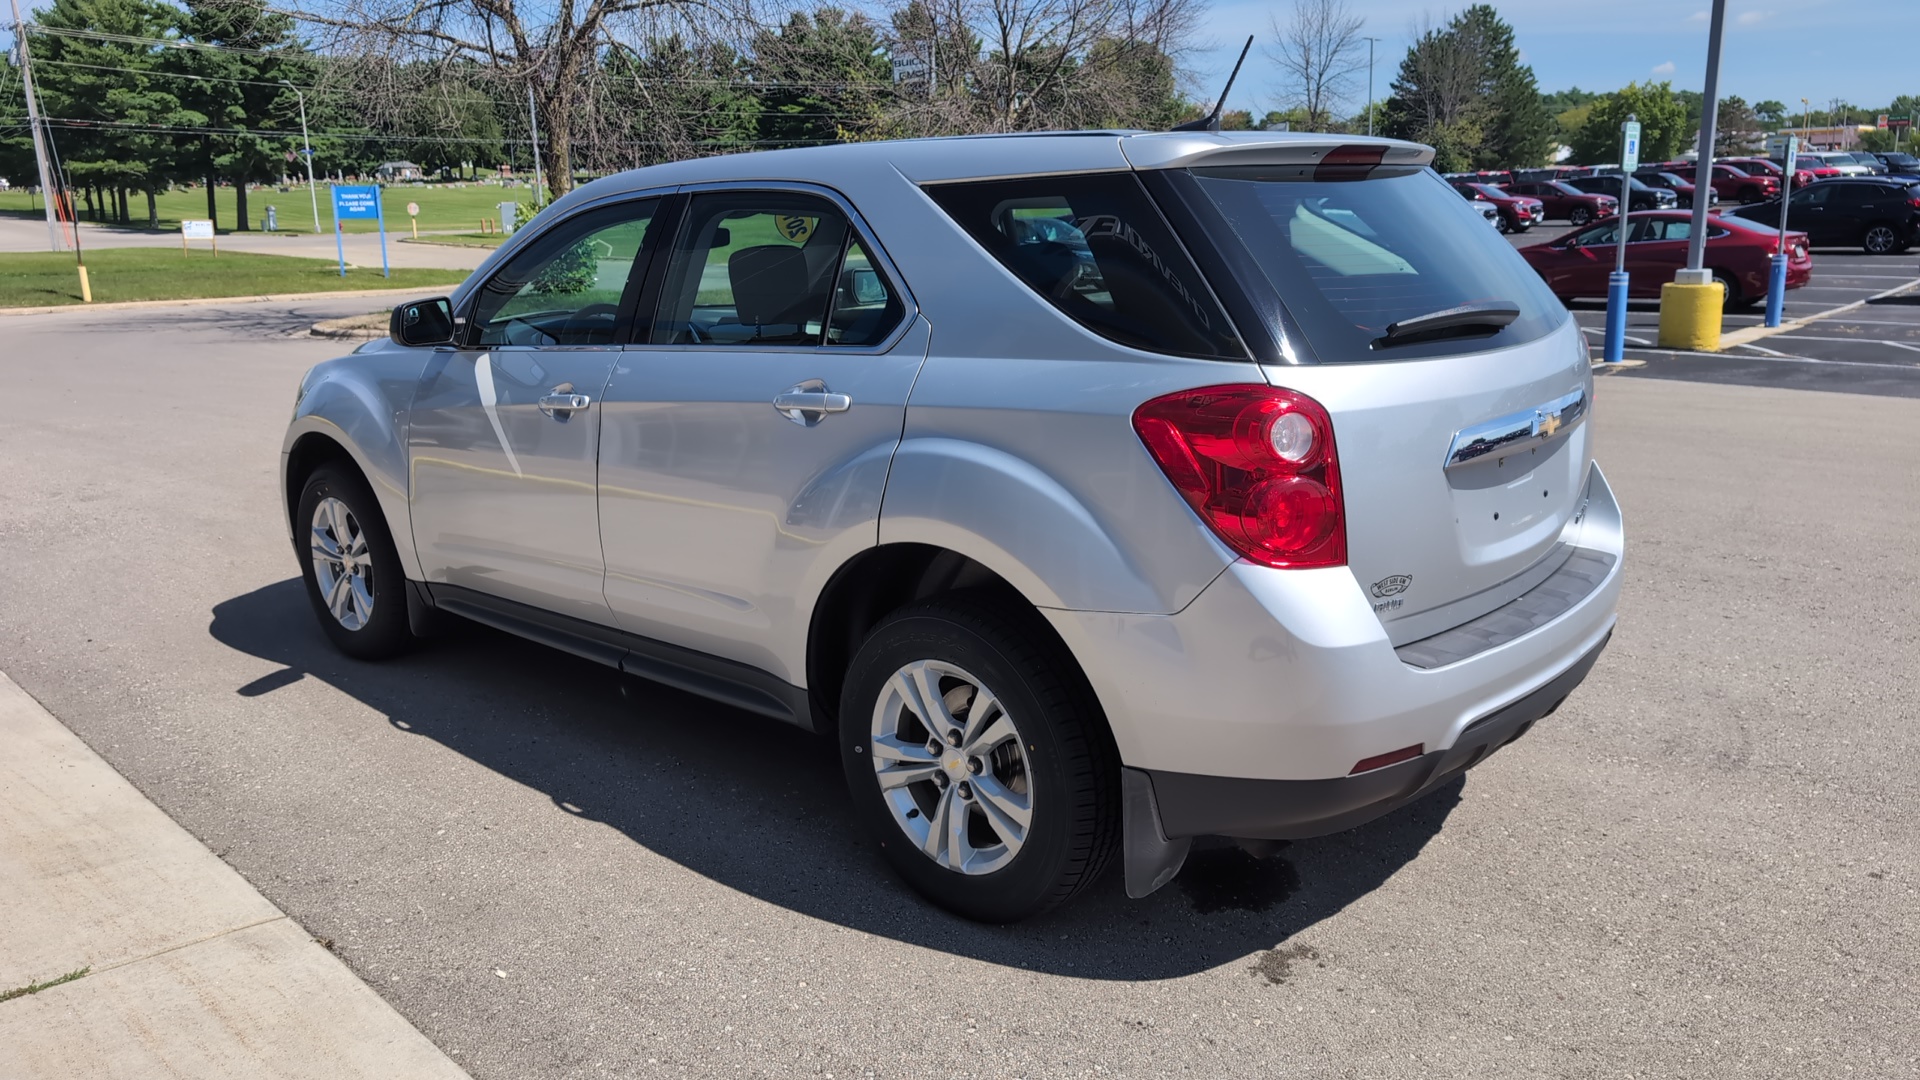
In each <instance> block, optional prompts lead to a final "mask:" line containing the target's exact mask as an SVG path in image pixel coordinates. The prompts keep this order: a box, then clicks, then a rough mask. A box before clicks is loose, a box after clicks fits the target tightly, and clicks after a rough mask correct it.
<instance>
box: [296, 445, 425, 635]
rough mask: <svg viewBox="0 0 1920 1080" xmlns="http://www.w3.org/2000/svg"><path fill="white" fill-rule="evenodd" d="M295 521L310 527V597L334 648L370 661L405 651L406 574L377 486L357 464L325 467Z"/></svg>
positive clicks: (304, 571)
mask: <svg viewBox="0 0 1920 1080" xmlns="http://www.w3.org/2000/svg"><path fill="white" fill-rule="evenodd" d="M294 521H295V522H296V523H297V524H298V525H299V526H301V527H303V528H305V530H306V535H305V536H304V537H303V543H302V544H301V547H302V549H303V550H304V552H305V554H306V558H305V560H304V561H303V563H302V566H301V576H302V577H303V578H304V579H305V581H306V586H307V599H308V600H309V601H310V602H311V603H312V604H313V613H314V615H315V616H316V617H317V618H319V620H320V628H321V629H322V630H323V631H325V632H326V635H327V637H328V639H330V640H331V641H332V642H333V644H334V647H335V648H338V649H339V650H340V651H341V652H343V653H346V654H347V655H348V656H354V657H359V658H360V659H362V660H382V659H385V658H387V657H390V656H397V655H399V654H400V653H402V652H405V651H406V649H407V646H408V645H410V644H412V641H413V634H412V632H411V631H410V630H409V629H408V626H407V597H406V588H407V584H406V575H405V574H404V573H403V572H402V571H401V569H400V556H399V554H398V553H397V552H396V551H395V550H394V547H393V536H392V534H391V533H389V532H388V531H387V523H386V519H385V518H383V517H381V515H380V506H379V504H378V503H377V502H376V501H375V500H374V497H373V489H371V488H369V487H368V486H367V482H366V481H365V480H363V479H361V478H360V475H359V474H358V473H356V472H354V471H353V470H351V469H349V468H344V467H342V466H340V465H337V464H326V465H322V466H320V467H319V468H317V469H315V470H314V471H313V472H312V474H311V475H309V476H308V477H307V482H306V485H305V486H304V487H302V488H301V490H300V505H299V507H298V509H297V510H296V512H295V518H294Z"/></svg>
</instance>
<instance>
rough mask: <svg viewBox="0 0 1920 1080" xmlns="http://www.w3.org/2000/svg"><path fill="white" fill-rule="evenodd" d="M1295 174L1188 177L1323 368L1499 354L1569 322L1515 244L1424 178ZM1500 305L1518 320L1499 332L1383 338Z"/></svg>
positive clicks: (1226, 171) (1239, 171) (1233, 172)
mask: <svg viewBox="0 0 1920 1080" xmlns="http://www.w3.org/2000/svg"><path fill="white" fill-rule="evenodd" d="M1301 173H1302V170H1300V169H1297V168H1275V169H1267V168H1263V167H1259V166H1250V167H1236V168H1218V169H1196V170H1194V171H1193V175H1194V177H1195V178H1196V179H1197V180H1198V183H1199V186H1200V189H1201V190H1202V191H1203V192H1205V194H1206V196H1207V197H1208V198H1209V199H1210V200H1211V201H1212V202H1213V204H1214V205H1215V206H1216V207H1217V208H1218V209H1219V211H1220V214H1221V216H1222V217H1223V218H1224V219H1225V221H1226V224H1227V226H1228V228H1229V229H1230V230H1231V231H1232V233H1233V236H1232V237H1229V238H1222V240H1223V242H1237V243H1239V244H1240V245H1242V246H1243V247H1244V248H1245V249H1246V254H1247V255H1248V256H1249V257H1250V258H1251V259H1252V261H1253V262H1254V263H1255V264H1256V265H1258V266H1259V268H1260V270H1261V272H1262V273H1263V274H1264V275H1265V276H1266V278H1267V283H1268V284H1269V285H1270V286H1271V287H1272V288H1273V289H1274V290H1275V291H1276V292H1278V293H1279V295H1280V298H1281V300H1282V301H1283V302H1284V303H1285V304H1286V305H1287V309H1288V311H1289V312H1290V313H1291V314H1292V315H1293V317H1294V318H1295V319H1296V320H1297V321H1298V322H1299V324H1300V328H1301V330H1302V332H1303V333H1305V334H1306V336H1307V338H1308V340H1309V342H1310V343H1311V344H1312V345H1313V349H1314V352H1315V353H1317V354H1318V356H1319V359H1320V360H1321V361H1322V362H1327V363H1342V362H1351V361H1363V360H1411V359H1420V358H1423V357H1429V356H1446V355H1454V354H1458V353H1463V352H1480V351H1485V350H1487V349H1495V348H1504V347H1507V346H1511V345H1518V344H1521V343H1523V342H1527V341H1532V340H1534V339H1536V338H1539V337H1542V336H1544V335H1546V334H1547V333H1548V332H1550V331H1552V330H1553V329H1555V328H1556V327H1558V326H1559V325H1560V324H1561V323H1562V322H1564V321H1565V320H1566V319H1567V318H1568V315H1567V311H1566V309H1565V308H1564V307H1563V306H1562V305H1561V304H1560V302H1559V301H1558V300H1556V299H1555V298H1554V296H1553V293H1552V292H1551V291H1549V290H1548V289H1547V287H1546V285H1545V284H1544V283H1542V281H1541V280H1540V276H1539V275H1538V274H1536V273H1535V272H1534V271H1533V268H1532V267H1530V266H1528V265H1527V263H1526V261H1525V260H1524V259H1522V258H1521V257H1520V256H1519V254H1518V253H1517V252H1515V251H1514V249H1513V246H1512V245H1510V244H1508V243H1507V241H1506V240H1505V239H1503V238H1502V237H1501V236H1500V235H1499V234H1498V233H1496V232H1494V231H1493V230H1492V229H1489V228H1487V225H1486V222H1485V221H1483V220H1481V218H1480V216H1479V215H1478V214H1476V213H1474V212H1473V211H1472V210H1471V209H1470V208H1466V207H1463V206H1461V205H1460V201H1459V199H1458V198H1456V197H1454V196H1453V194H1452V193H1451V192H1450V191H1448V189H1447V185H1446V184H1445V183H1443V182H1441V181H1439V179H1438V178H1437V177H1436V176H1434V175H1433V174H1432V173H1431V172H1429V171H1427V170H1424V169H1423V170H1406V171H1399V170H1392V171H1389V170H1382V169H1375V170H1373V173H1372V175H1371V176H1370V177H1369V178H1368V179H1364V180H1316V179H1313V178H1312V176H1311V171H1310V170H1309V171H1307V174H1306V175H1304V176H1303V175H1301ZM1383 173H1384V174H1385V175H1383ZM1248 285H1249V287H1253V283H1251V282H1249V283H1248ZM1502 302H1504V303H1511V304H1514V305H1517V306H1518V307H1519V309H1520V314H1519V317H1518V318H1516V319H1514V320H1513V321H1512V322H1511V323H1509V324H1507V325H1506V326H1505V327H1503V328H1501V329H1498V330H1494V331H1488V330H1487V329H1485V328H1465V329H1463V332H1462V334H1461V335H1460V336H1455V337H1446V338H1441V339H1438V340H1434V339H1425V340H1419V341H1413V342H1407V343H1404V344H1391V345H1389V344H1386V343H1385V342H1384V341H1382V338H1383V335H1385V333H1386V330H1387V327H1388V326H1389V325H1391V324H1393V323H1396V322H1400V321H1401V320H1405V319H1412V318H1414V317H1416V316H1420V315H1429V314H1432V313H1435V312H1439V311H1444V310H1447V309H1449V308H1456V307H1461V306H1466V305H1478V304H1485V303H1502Z"/></svg>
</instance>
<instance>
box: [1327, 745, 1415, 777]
mask: <svg viewBox="0 0 1920 1080" xmlns="http://www.w3.org/2000/svg"><path fill="white" fill-rule="evenodd" d="M1426 752H1427V744H1426V743H1414V744H1413V745H1412V746H1403V747H1401V748H1400V749H1398V750H1395V751H1393V752H1392V753H1387V754H1375V755H1374V756H1372V757H1370V758H1361V759H1360V760H1359V761H1356V762H1354V764H1353V771H1352V772H1349V773H1348V774H1347V775H1348V776H1354V775H1357V774H1359V773H1363V772H1372V771H1373V770H1375V769H1384V768H1386V767H1387V766H1389V765H1398V764H1400V763H1401V762H1403V761H1412V760H1413V759H1414V758H1417V757H1419V756H1420V755H1421V754H1424V753H1426Z"/></svg>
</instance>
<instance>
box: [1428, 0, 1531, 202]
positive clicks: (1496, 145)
mask: <svg viewBox="0 0 1920 1080" xmlns="http://www.w3.org/2000/svg"><path fill="white" fill-rule="evenodd" d="M1450 29H1451V30H1452V31H1453V32H1454V33H1455V34H1457V35H1459V36H1460V37H1461V38H1462V39H1463V41H1464V42H1465V44H1466V46H1467V48H1468V49H1470V50H1471V51H1472V52H1473V53H1474V55H1475V56H1477V57H1478V58H1479V61H1480V91H1481V93H1482V95H1483V96H1484V97H1485V99H1486V102H1485V111H1486V114H1487V115H1486V117H1485V138H1484V140H1483V141H1482V143H1481V144H1480V146H1479V147H1478V148H1477V149H1476V150H1475V152H1474V154H1473V159H1474V160H1473V164H1474V166H1475V167H1476V168H1482V169H1506V168H1513V167H1516V166H1526V165H1542V164H1545V163H1546V160H1547V151H1548V150H1549V149H1550V148H1551V147H1552V144H1553V136H1554V134H1555V129H1554V126H1553V116H1552V114H1550V113H1548V112H1547V109H1546V105H1545V103H1544V102H1542V101H1541V98H1540V87H1539V85H1538V84H1537V83H1536V82H1535V80H1534V77H1533V68H1531V67H1529V66H1528V65H1526V64H1523V63H1521V62H1520V50H1519V48H1518V47H1517V46H1515V45H1514V41H1513V27H1511V26H1509V25H1507V23H1506V22H1504V21H1503V20H1502V19H1501V18H1500V15H1499V13H1498V12H1496V11H1495V10H1494V9H1493V8H1492V7H1491V6H1489V5H1487V4H1475V5H1473V6H1472V7H1470V8H1468V9H1467V10H1465V11H1463V12H1461V13H1460V14H1459V15H1457V16H1455V17H1454V20H1453V22H1452V24H1451V26H1450Z"/></svg>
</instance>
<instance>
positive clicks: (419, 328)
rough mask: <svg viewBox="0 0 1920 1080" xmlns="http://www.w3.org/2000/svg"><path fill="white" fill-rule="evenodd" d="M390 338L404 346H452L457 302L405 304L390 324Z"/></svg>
mask: <svg viewBox="0 0 1920 1080" xmlns="http://www.w3.org/2000/svg"><path fill="white" fill-rule="evenodd" d="M387 335H388V336H389V337H391V338H393V340H394V341H396V342H398V343H400V344H402V345H448V344H451V343H452V342H453V301H451V300H449V299H447V298H446V297H444V296H439V297H435V298H434V299H432V300H415V301H412V302H410V303H405V304H401V305H400V306H399V307H397V308H394V309H393V318H392V319H390V320H389V321H388V322H387Z"/></svg>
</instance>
